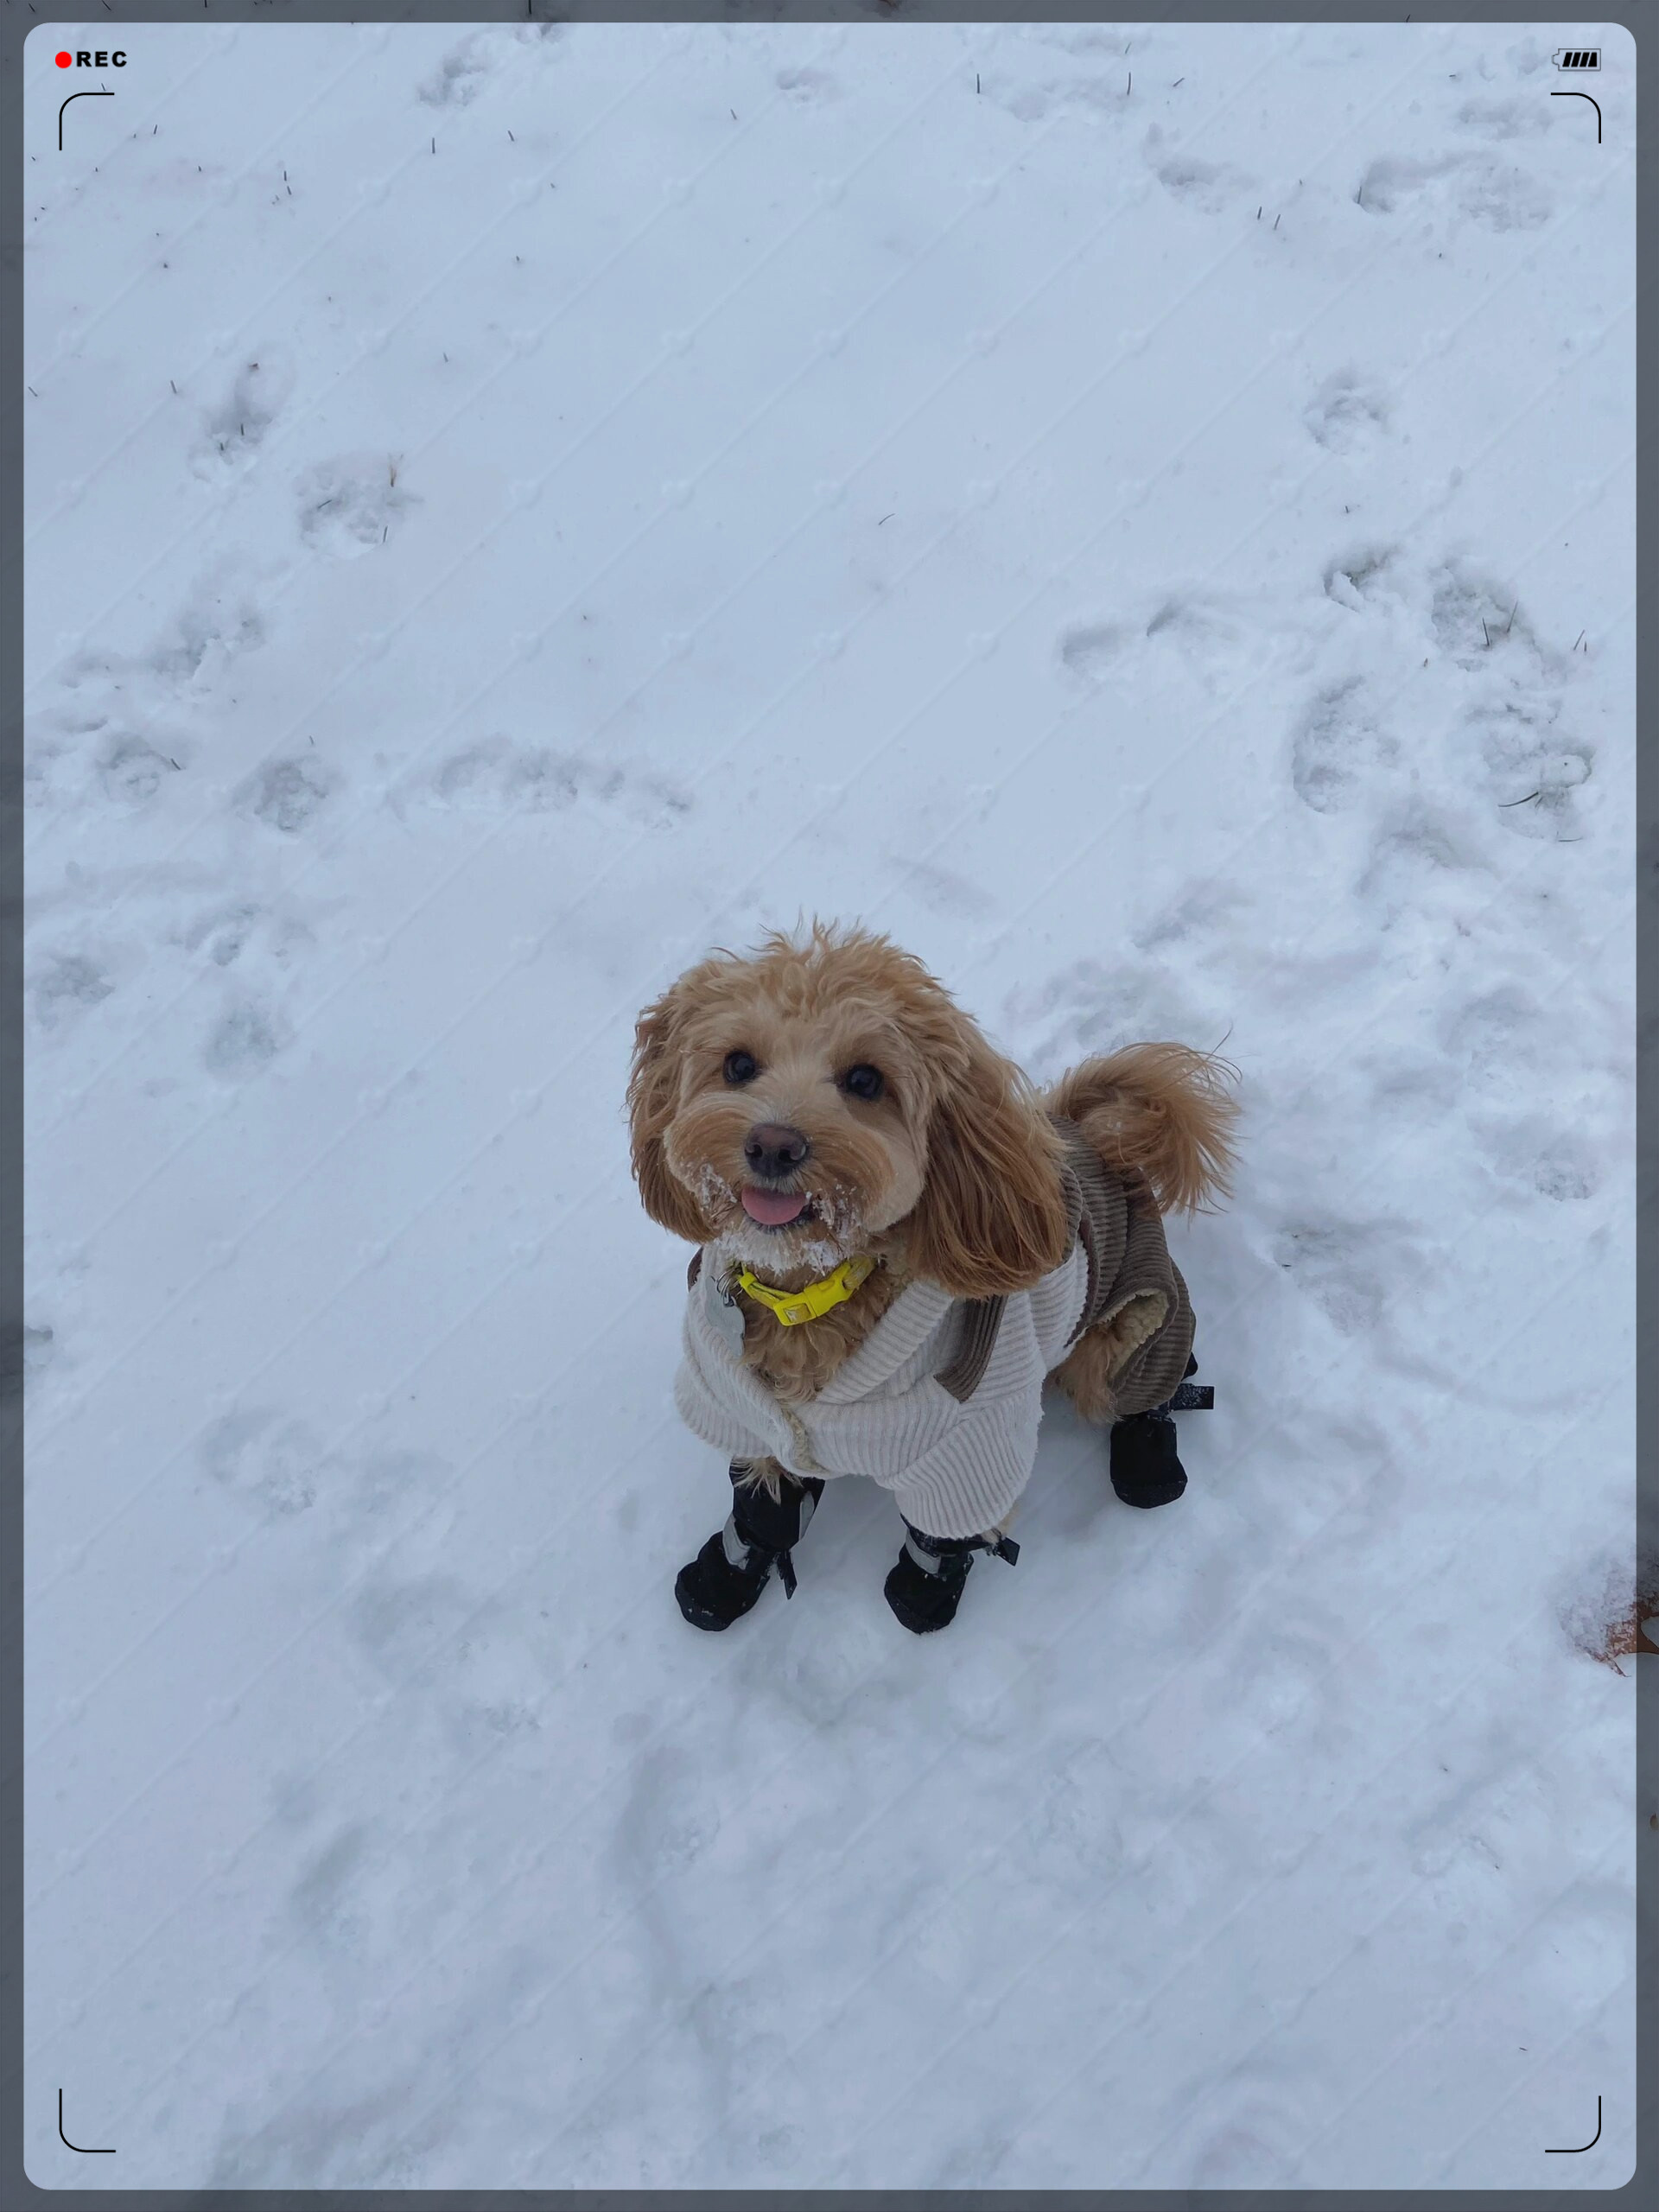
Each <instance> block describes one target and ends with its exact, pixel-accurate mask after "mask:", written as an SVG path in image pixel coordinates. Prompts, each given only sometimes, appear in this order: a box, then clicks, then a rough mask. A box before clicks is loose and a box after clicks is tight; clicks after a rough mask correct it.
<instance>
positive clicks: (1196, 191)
mask: <svg viewBox="0 0 1659 2212" xmlns="http://www.w3.org/2000/svg"><path fill="white" fill-rule="evenodd" d="M1145 152H1146V159H1147V167H1148V168H1150V169H1151V171H1152V173H1153V175H1154V176H1155V177H1156V178H1157V180H1158V181H1159V183H1160V185H1162V187H1163V188H1164V190H1165V191H1166V193H1168V194H1169V196H1170V198H1171V199H1172V200H1179V202H1180V203H1181V204H1182V206H1183V207H1192V208H1195V209H1197V210H1198V212H1199V213H1202V214H1205V215H1219V214H1221V213H1223V211H1224V209H1226V208H1228V207H1231V206H1232V205H1233V204H1234V202H1235V201H1236V200H1239V199H1240V198H1242V197H1243V194H1245V193H1247V192H1249V191H1250V190H1252V189H1253V187H1252V185H1251V181H1250V180H1249V177H1248V176H1246V175H1245V174H1244V172H1243V170H1242V169H1236V168H1233V167H1232V166H1231V165H1230V163H1228V162H1205V161H1200V160H1199V159H1198V156H1197V155H1195V154H1190V153H1186V152H1184V151H1181V150H1179V149H1177V150H1173V151H1172V150H1170V149H1168V148H1167V146H1166V141H1165V138H1164V134H1163V132H1162V130H1160V128H1159V127H1158V125H1157V124H1153V126H1152V128H1151V130H1148V131H1147V142H1146V149H1145Z"/></svg>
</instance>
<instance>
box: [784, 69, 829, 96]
mask: <svg viewBox="0 0 1659 2212" xmlns="http://www.w3.org/2000/svg"><path fill="white" fill-rule="evenodd" d="M774 82H775V83H776V85H777V86H778V89H779V92H784V93H786V94H787V95H788V97H789V98H790V99H792V100H794V101H796V102H798V103H799V104H801V105H810V104H813V103H816V102H818V101H822V100H833V99H839V98H840V96H841V86H839V85H838V84H837V83H836V79H834V78H833V77H832V76H830V75H829V72H828V71H827V70H823V69H780V70H779V72H778V74H777V77H776V79H774Z"/></svg>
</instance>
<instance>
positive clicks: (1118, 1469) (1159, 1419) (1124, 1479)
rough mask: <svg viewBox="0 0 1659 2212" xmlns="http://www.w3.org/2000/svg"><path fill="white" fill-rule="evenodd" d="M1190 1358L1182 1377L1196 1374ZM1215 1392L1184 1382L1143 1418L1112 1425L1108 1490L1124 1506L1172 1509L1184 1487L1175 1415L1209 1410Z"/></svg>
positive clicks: (1130, 1418) (1138, 1417)
mask: <svg viewBox="0 0 1659 2212" xmlns="http://www.w3.org/2000/svg"><path fill="white" fill-rule="evenodd" d="M1186 1372H1187V1374H1188V1375H1194V1374H1196V1373H1197V1372H1198V1361H1197V1360H1196V1359H1189V1360H1188V1361H1187V1363H1186ZM1215 1395H1216V1394H1215V1392H1214V1391H1213V1390H1211V1389H1209V1388H1208V1387H1207V1386H1203V1387H1200V1385H1198V1383H1189V1382H1187V1381H1186V1380H1185V1377H1183V1379H1182V1381H1181V1383H1180V1385H1179V1389H1177V1390H1176V1392H1175V1394H1174V1395H1173V1397H1169V1398H1166V1399H1165V1400H1164V1402H1163V1404H1162V1405H1161V1406H1153V1407H1151V1408H1148V1410H1147V1412H1146V1413H1143V1414H1130V1416H1129V1418H1128V1420H1127V1421H1114V1422H1113V1424H1112V1435H1111V1452H1112V1488H1113V1489H1114V1490H1115V1491H1116V1492H1117V1494H1118V1496H1119V1497H1121V1498H1122V1501H1123V1503H1124V1504H1125V1505H1148V1506H1150V1505H1172V1504H1173V1503H1174V1502H1175V1500H1176V1499H1177V1498H1178V1497H1179V1496H1180V1494H1181V1492H1182V1491H1184V1490H1185V1488H1186V1470H1185V1467H1184V1466H1182V1465H1181V1463H1180V1460H1179V1459H1178V1458H1177V1457H1176V1452H1175V1421H1174V1418H1173V1417H1174V1414H1176V1412H1177V1411H1178V1410H1185V1409H1186V1408H1193V1407H1207V1406H1211V1405H1213V1404H1214V1402H1215Z"/></svg>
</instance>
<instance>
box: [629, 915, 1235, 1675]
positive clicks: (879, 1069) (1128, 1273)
mask: <svg viewBox="0 0 1659 2212" xmlns="http://www.w3.org/2000/svg"><path fill="white" fill-rule="evenodd" d="M1223 1071H1224V1063H1219V1062H1217V1061H1216V1060H1215V1059H1213V1058H1209V1057H1206V1056H1205V1055H1203V1054H1200V1053H1198V1052H1192V1051H1190V1050H1189V1049H1188V1048H1187V1047H1186V1046H1182V1045H1168V1044H1157V1045H1134V1046H1128V1048H1126V1049H1125V1050H1123V1051H1122V1052H1114V1053H1111V1054H1109V1056H1108V1057H1106V1058H1099V1059H1092V1060H1087V1061H1085V1062H1084V1064H1083V1065H1082V1066H1081V1067H1077V1068H1074V1069H1073V1070H1072V1071H1071V1073H1070V1074H1068V1075H1066V1076H1064V1077H1062V1078H1061V1080H1060V1081H1059V1082H1058V1084H1055V1085H1054V1087H1053V1089H1052V1090H1051V1091H1049V1092H1048V1093H1046V1095H1044V1096H1039V1095H1038V1094H1037V1093H1036V1092H1035V1091H1033V1089H1032V1087H1031V1085H1030V1084H1029V1083H1028V1082H1027V1079H1026V1077H1024V1076H1023V1075H1022V1074H1021V1073H1020V1071H1019V1069H1018V1068H1016V1067H1015V1066H1014V1065H1013V1064H1012V1062H1010V1061H1008V1060H1007V1059H1005V1058H1003V1057H1002V1055H1001V1053H999V1052H995V1051H994V1050H993V1048H992V1047H991V1046H990V1045H989V1044H988V1042H987V1041H986V1039H985V1038H984V1037H983V1036H982V1034H981V1033H980V1031H979V1030H978V1029H977V1028H976V1027H975V1025H974V1023H973V1022H972V1021H970V1020H969V1018H968V1016H967V1015H966V1014H963V1012H962V1010H961V1009H960V1007H957V1005H956V1004H955V1003H954V1001H952V1000H951V999H950V996H949V995H947V993H946V992H945V990H944V988H943V986H942V985H941V984H939V983H938V982H937V981H936V980H935V979H934V978H933V977H932V976H930V975H929V974H928V972H927V971H926V969H925V968H924V967H923V966H922V965H921V963H919V962H918V961H917V960H916V959H914V958H912V957H911V956H910V955H909V954H908V953H905V952H901V951H899V950H898V949H897V947H895V946H894V945H893V944H890V943H889V942H888V940H887V938H884V937H879V936H876V935H874V934H873V933H871V932H869V931H864V930H861V929H840V928H836V927H829V926H825V925H823V924H815V925H814V926H813V928H812V931H811V933H810V937H808V938H805V940H804V942H798V941H796V940H794V939H791V938H788V937H786V936H784V935H782V934H774V935H773V936H772V937H770V938H767V940H766V943H765V944H763V945H762V946H761V947H760V950H758V951H757V952H755V953H753V955H751V956H749V957H738V956H737V955H735V954H732V953H725V952H722V953H719V954H716V955H715V956H714V957H711V958H709V959H708V960H704V961H702V962H701V963H699V964H698V965H697V966H696V967H695V968H692V969H690V970H688V972H687V973H686V974H685V975H683V976H681V977H680V979H679V981H678V982H677V983H676V984H675V985H674V986H673V987H672V988H671V990H669V991H668V992H667V993H665V995H664V996H663V997H662V998H660V999H658V1001H657V1002H656V1003H655V1004H654V1005H652V1006H650V1007H646V1009H645V1012H644V1014H641V1015H640V1017H639V1027H638V1030H637V1032H636V1037H635V1047H634V1056H633V1066H632V1075H631V1077H630V1080H629V1084H628V1110H629V1117H630V1122H631V1125H632V1151H633V1171H634V1174H635V1177H636V1178H637V1179H638V1181H639V1191H640V1195H641V1197H642V1198H643V1199H644V1201H645V1210H646V1211H647V1212H648V1213H649V1214H650V1215H651V1217H652V1219H653V1220H654V1221H657V1222H659V1223H660V1224H662V1226H663V1227H664V1229H668V1230H672V1231H673V1232H674V1234H675V1235H677V1236H683V1237H685V1238H687V1239H689V1240H690V1242H691V1243H694V1244H696V1246H697V1247H698V1248H699V1249H698V1251H697V1254H696V1256H695V1257H694V1258H693V1260H692V1262H691V1268H690V1281H691V1294H690V1301H689V1304H688V1307H687V1313H686V1322H685V1338H684V1358H683V1363H682V1365H681V1368H680V1371H679V1376H678V1378H677V1384H676V1392H675V1395H676V1399H677V1403H678V1406H679V1408H680V1411H681V1413H682V1414H683V1417H684V1419H685V1420H686V1421H687V1422H688V1423H689V1424H690V1427H692V1428H693V1429H694V1430H696V1433H697V1434H698V1435H700V1436H702V1437H703V1438H704V1439H705V1440H707V1441H708V1442H709V1443H710V1444H713V1445H715V1446H718V1448H719V1449H720V1450H721V1451H722V1452H725V1453H727V1455H728V1458H729V1459H730V1461H731V1466H730V1477H731V1481H732V1484H733V1500H732V1506H731V1511H730V1513H729V1515H728V1518H727V1521H726V1524H725V1526H724V1528H723V1529H721V1530H720V1531H719V1532H718V1533H717V1534H716V1535H713V1536H711V1537H710V1538H709V1541H708V1542H707V1543H706V1544H705V1545H704V1546H703V1548H702V1551H701V1552H699V1554H697V1557H696V1559H695V1560H692V1561H691V1563H690V1565H689V1566H687V1567H684V1568H683V1569H682V1571H681V1573H680V1576H679V1579H678V1580H677V1583H676V1585H675V1594H676V1596H677V1598H678V1599H679V1603H680V1609H681V1611H683V1613H684V1615H685V1618H686V1619H687V1620H689V1621H690V1622H692V1623H693V1624H695V1625H696V1627H698V1628H705V1629H721V1628H727V1627H729V1626H730V1624H731V1623H732V1622H733V1621H734V1620H736V1619H737V1618H739V1616H740V1615H741V1614H743V1613H746V1612H747V1611H748V1609H749V1608H750V1606H751V1605H753V1604H754V1602H755V1600H756V1599H757V1598H758V1597H759V1596H760V1592H761V1591H762V1589H763V1588H764V1587H765V1586H766V1582H767V1580H769V1578H770V1576H771V1573H772V1568H773V1567H777V1568H778V1569H779V1574H780V1577H781V1579H782V1581H783V1583H784V1587H785V1593H786V1594H790V1595H792V1594H793V1592H794V1589H795V1573H794V1566H793V1560H792V1556H791V1554H792V1548H793V1546H794V1545H795V1543H796V1542H797V1541H798V1539H799V1537H800V1535H801V1534H802V1532H803V1531H804V1529H805V1527H806V1524H807V1522H809V1520H810V1518H811V1515H812V1511H813V1509H814V1507H815V1506H816V1504H817V1500H818V1498H819V1497H820V1496H821V1495H822V1493H823V1484H824V1482H825V1480H826V1479H827V1478H832V1477H834V1476H836V1475H849V1474H860V1475H869V1476H873V1477H874V1479H875V1480H876V1481H877V1482H878V1483H880V1484H883V1485H884V1486H885V1487H886V1488H887V1489H888V1490H891V1491H893V1494H894V1496H895V1497H896V1499H897V1501H898V1503H899V1509H900V1510H901V1512H902V1513H903V1515H904V1518H905V1523H906V1539H905V1544H904V1548H903V1550H902V1551H901V1552H900V1554H899V1561H898V1564H897V1565H896V1566H895V1567H893V1571H892V1572H891V1573H890V1574H889V1575H888V1577H887V1602H888V1603H889V1605H891V1606H892V1608H893V1611H894V1613H895V1614H896V1615H897V1616H898V1618H899V1620H900V1621H901V1622H902V1623H903V1624H904V1625H905V1626H906V1628H909V1629H913V1630H916V1631H917V1632H918V1633H922V1632H925V1631H926V1630H931V1629H938V1628H943V1627H944V1626H945V1625H946V1624H947V1623H948V1622H949V1621H950V1619H951V1618H953V1617H954V1615H955V1612H956V1610H957V1600H958V1599H959V1598H960V1596H961V1593H962V1589H963V1584H964V1583H965V1581H966V1580H967V1577H968V1570H969V1567H971V1566H972V1564H973V1554H974V1553H975V1552H976V1551H981V1550H983V1551H990V1552H993V1553H995V1554H997V1555H998V1556H1000V1557H1001V1558H1003V1559H1006V1560H1013V1559H1014V1557H1016V1556H1017V1553H1018V1547H1017V1545H1015V1544H1014V1541H1012V1539H1011V1538H1010V1537H1009V1536H1008V1535H1007V1521H1008V1516H1009V1515H1010V1513H1011V1511H1012V1509H1013V1506H1014V1501H1015V1499H1016V1498H1017V1497H1019V1495H1020V1491H1022V1490H1023V1489H1024V1488H1025V1485H1026V1483H1027V1478H1029V1476H1030V1473H1031V1470H1032V1465H1033V1459H1034V1458H1035V1455H1036V1449H1037V1427H1038V1422H1039V1417H1040V1414H1041V1399H1042V1388H1043V1383H1044V1381H1045V1378H1046V1377H1048V1376H1052V1378H1053V1379H1054V1380H1055V1381H1056V1382H1058V1384H1059V1385H1060V1387H1061V1389H1064V1390H1065V1392H1066V1394H1067V1395H1068V1396H1069V1397H1070V1398H1071V1402H1072V1403H1073V1404H1074V1405H1075V1406H1076V1407H1077V1410H1078V1412H1079V1413H1080V1414H1083V1416H1084V1419H1085V1420H1088V1421H1096V1422H1099V1423H1101V1424H1103V1425H1110V1428H1111V1449H1110V1466H1111V1473H1112V1480H1113V1483H1114V1484H1115V1485H1116V1490H1117V1492H1118V1495H1119V1496H1120V1497H1123V1498H1125V1499H1126V1500H1128V1503H1131V1504H1135V1505H1160V1504H1164V1503H1167V1502H1168V1501H1169V1500H1170V1499H1172V1498H1174V1497H1179V1495H1180V1493H1181V1491H1183V1490H1184V1489H1185V1486H1186V1477H1185V1472H1184V1471H1183V1470H1182V1467H1181V1464H1180V1461H1179V1459H1178V1458H1177V1457H1176V1452H1175V1428H1174V1422H1173V1420H1172V1419H1171V1417H1170V1414H1171V1408H1172V1406H1173V1405H1181V1404H1203V1403H1207V1402H1208V1401H1209V1393H1208V1392H1207V1391H1203V1390H1199V1389H1196V1388H1195V1387H1194V1386H1193V1385H1191V1384H1185V1387H1183V1386H1184V1383H1185V1376H1188V1375H1190V1374H1191V1373H1192V1371H1193V1367H1194V1364H1195V1363H1194V1362H1193V1360H1192V1333H1193V1322H1192V1306H1190V1305H1189V1303H1188V1301H1187V1295H1186V1286H1185V1283H1184V1282H1183V1281H1182V1280H1181V1277H1180V1274H1179V1270H1178V1269H1177V1268H1176V1267H1175V1265H1174V1263H1173V1261H1172V1260H1171V1259H1170V1256H1169V1253H1168V1250H1167V1248H1166V1244H1165V1241H1164V1232H1163V1225H1162V1219H1161V1216H1162V1215H1163V1214H1164V1213H1166V1212H1169V1211H1172V1210H1173V1209H1176V1208H1184V1209H1185V1210H1186V1211H1189V1212H1192V1211H1197V1210H1198V1207H1199V1206H1200V1205H1201V1204H1202V1203H1203V1201H1204V1200H1205V1198H1208V1197H1209V1196H1210V1195H1211V1193H1214V1192H1225V1191H1226V1190H1227V1188H1228V1175H1229V1172H1230V1167H1231V1164H1232V1151H1231V1146H1230V1135H1231V1131H1232V1125H1233V1122H1234V1117H1235V1116H1236V1111H1237V1109H1236V1105H1235V1103H1234V1102H1233V1100H1232V1098H1231V1097H1230V1095H1229V1093H1228V1090H1227V1089H1226V1086H1225V1083H1224V1073H1223ZM1234 1072H1236V1071H1232V1070H1225V1073H1226V1074H1228V1075H1230V1074H1232V1073H1234Z"/></svg>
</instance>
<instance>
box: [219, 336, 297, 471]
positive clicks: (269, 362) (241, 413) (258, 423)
mask: <svg viewBox="0 0 1659 2212" xmlns="http://www.w3.org/2000/svg"><path fill="white" fill-rule="evenodd" d="M294 383H295V373H294V368H293V364H292V362H291V360H290V359H289V354H288V352H287V349H286V348H285V347H283V346H277V345H262V346H260V348H259V351H258V353H257V355H251V356H250V358H249V359H247V360H246V361H245V362H244V363H243V365H242V366H241V367H240V368H239V369H238V371H237V372H236V374H235V376H234V377H233V378H232V380H231V388H230V390H229V391H228V392H227V393H226V396H225V397H224V398H223V399H222V400H221V401H220V402H219V405H218V406H217V407H216V408H214V409H213V410H212V412H211V413H210V414H208V415H207V416H205V417H204V418H203V422H202V435H201V437H200V440H199V441H198V442H197V446H196V450H195V454H194V467H195V471H196V474H198V475H199V476H206V477H212V476H213V475H214V474H217V473H219V471H221V470H223V469H226V468H234V467H239V466H240V465H241V464H242V463H244V462H245V461H250V460H251V459H252V458H253V456H254V455H255V454H257V453H258V451H259V448H260V447H261V446H262V445H264V442H265V439H266V437H267V435H269V433H270V428H271V425H272V424H273V423H275V422H276V420H277V416H279V415H280V414H281V413H282V410H283V408H284V407H285V406H286V405H287V404H288V401H289V397H291V395H292V393H293V390H294Z"/></svg>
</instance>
